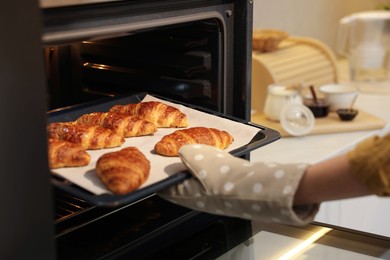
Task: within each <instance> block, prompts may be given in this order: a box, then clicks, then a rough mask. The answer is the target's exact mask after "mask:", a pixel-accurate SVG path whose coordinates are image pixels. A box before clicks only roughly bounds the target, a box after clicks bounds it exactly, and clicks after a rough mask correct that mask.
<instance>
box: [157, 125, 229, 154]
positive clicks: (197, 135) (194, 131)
mask: <svg viewBox="0 0 390 260" xmlns="http://www.w3.org/2000/svg"><path fill="white" fill-rule="evenodd" d="M232 142H233V137H232V136H231V135H230V134H229V133H228V132H226V131H222V130H218V129H215V128H207V127H192V128H188V129H183V130H176V131H175V132H173V133H172V134H169V135H166V136H164V137H163V138H162V139H161V140H160V141H159V142H158V143H156V144H155V146H154V150H155V152H156V153H158V154H160V155H165V156H178V151H179V149H180V147H182V146H183V145H185V144H207V145H211V146H215V147H217V148H219V149H225V148H227V147H228V146H229V145H230V144H231V143H232Z"/></svg>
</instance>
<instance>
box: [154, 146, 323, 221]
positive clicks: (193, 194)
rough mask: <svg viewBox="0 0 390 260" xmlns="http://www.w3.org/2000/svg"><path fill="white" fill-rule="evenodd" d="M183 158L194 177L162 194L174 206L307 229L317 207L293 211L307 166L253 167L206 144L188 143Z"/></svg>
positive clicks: (298, 208)
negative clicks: (299, 185) (294, 198)
mask: <svg viewBox="0 0 390 260" xmlns="http://www.w3.org/2000/svg"><path fill="white" fill-rule="evenodd" d="M179 155H180V158H181V159H182V161H183V163H184V164H185V165H186V167H187V168H188V170H189V171H190V172H191V173H192V175H193V177H194V178H190V179H187V180H185V181H184V182H182V183H180V184H177V185H174V186H172V187H170V188H168V189H166V190H163V191H161V192H160V193H159V195H160V196H161V197H163V198H165V199H167V200H169V201H171V202H173V203H176V204H179V205H182V206H185V207H189V208H191V209H195V210H199V211H204V212H208V213H212V214H218V215H226V216H233V217H239V218H244V219H252V220H260V221H265V222H277V223H286V224H293V225H304V224H307V223H309V222H310V221H312V219H313V218H314V215H315V213H316V212H317V210H318V205H307V206H302V207H295V208H293V206H292V202H293V197H294V194H295V191H296V189H297V187H298V184H299V181H300V179H301V178H302V175H303V173H304V171H305V169H306V167H307V166H306V165H303V164H265V163H262V162H255V163H251V162H249V161H247V160H244V159H241V158H237V157H234V156H232V155H231V154H229V153H228V152H225V151H222V150H219V149H217V148H215V147H212V146H207V145H199V144H196V145H185V146H183V147H182V148H181V149H180V150H179Z"/></svg>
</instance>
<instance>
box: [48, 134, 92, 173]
mask: <svg viewBox="0 0 390 260" xmlns="http://www.w3.org/2000/svg"><path fill="white" fill-rule="evenodd" d="M48 160H49V168H50V169H57V168H63V167H79V166H85V165H88V164H89V162H90V160H91V157H90V155H89V154H88V153H87V151H86V150H85V148H84V147H82V146H81V145H78V144H75V143H71V142H68V141H64V140H59V139H54V138H49V139H48Z"/></svg>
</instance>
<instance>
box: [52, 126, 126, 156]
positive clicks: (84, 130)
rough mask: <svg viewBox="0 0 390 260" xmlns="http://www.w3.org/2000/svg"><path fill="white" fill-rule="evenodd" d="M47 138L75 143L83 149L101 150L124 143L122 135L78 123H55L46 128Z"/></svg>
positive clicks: (99, 127)
mask: <svg viewBox="0 0 390 260" xmlns="http://www.w3.org/2000/svg"><path fill="white" fill-rule="evenodd" d="M47 131H48V136H49V138H56V139H61V140H65V141H69V142H72V143H76V144H79V145H81V146H82V147H84V148H85V149H91V150H94V149H102V148H112V147H117V146H121V145H122V144H123V143H124V142H125V138H124V137H123V136H122V135H119V134H115V133H113V132H112V131H111V130H110V129H107V128H104V127H101V126H98V125H85V124H80V123H78V122H56V123H51V124H49V125H48V126H47Z"/></svg>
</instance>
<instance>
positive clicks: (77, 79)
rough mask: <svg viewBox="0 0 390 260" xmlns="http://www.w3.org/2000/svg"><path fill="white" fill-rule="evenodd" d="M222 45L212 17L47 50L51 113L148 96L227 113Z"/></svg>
mask: <svg viewBox="0 0 390 260" xmlns="http://www.w3.org/2000/svg"><path fill="white" fill-rule="evenodd" d="M222 41H223V34H222V32H221V30H220V25H219V22H218V20H216V19H207V20H202V21H196V22H187V23H183V24H178V25H174V26H173V25H171V26H162V27H159V28H154V29H148V30H142V31H139V32H137V33H133V34H130V33H129V35H125V36H121V37H115V38H108V39H101V40H86V41H80V42H75V43H72V44H67V45H60V46H54V47H53V46H49V47H46V48H45V51H44V52H45V61H46V63H47V70H46V71H47V80H48V86H49V87H48V92H49V97H50V99H49V105H50V109H56V108H60V107H64V106H69V105H75V104H79V103H83V102H88V101H92V100H96V99H99V98H104V97H114V96H118V95H126V94H127V95H129V94H134V93H138V92H148V93H151V94H158V95H162V96H165V97H167V98H171V99H174V100H177V101H181V102H185V103H189V104H193V105H198V106H202V107H205V108H209V109H212V110H215V111H219V112H222V110H223V98H222V97H223V95H224V93H223V92H224V91H225V90H224V82H223V76H222V75H223V73H224V67H223V66H222V64H223V57H224V55H223V48H222Z"/></svg>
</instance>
